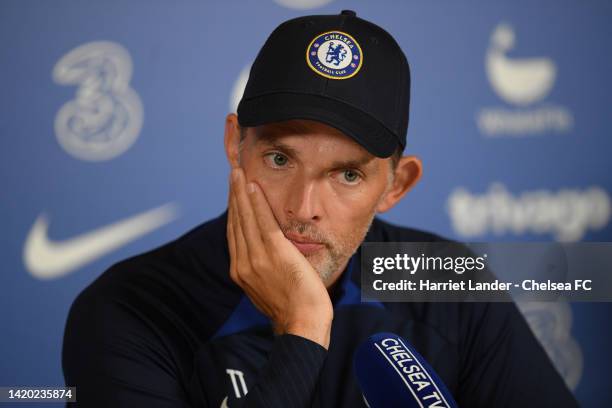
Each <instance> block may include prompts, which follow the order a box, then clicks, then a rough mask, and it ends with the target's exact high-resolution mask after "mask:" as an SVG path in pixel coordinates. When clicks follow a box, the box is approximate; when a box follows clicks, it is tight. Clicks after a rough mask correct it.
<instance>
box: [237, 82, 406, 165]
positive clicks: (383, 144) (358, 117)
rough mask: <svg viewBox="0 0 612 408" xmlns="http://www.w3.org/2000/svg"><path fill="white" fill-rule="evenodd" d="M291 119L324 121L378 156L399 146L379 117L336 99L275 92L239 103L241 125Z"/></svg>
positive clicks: (387, 153) (389, 152)
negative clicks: (378, 119) (375, 117)
mask: <svg viewBox="0 0 612 408" xmlns="http://www.w3.org/2000/svg"><path fill="white" fill-rule="evenodd" d="M290 119H309V120H316V121H319V122H323V123H325V124H327V125H329V126H332V127H334V128H336V129H338V130H339V131H341V132H342V133H344V134H346V135H347V136H349V137H351V138H352V139H354V140H355V141H356V142H357V143H359V144H360V145H361V146H363V147H364V148H365V149H366V150H367V151H368V152H370V153H372V154H373V155H375V156H377V157H381V158H387V157H390V156H391V155H392V154H393V152H394V151H395V149H396V148H397V146H398V139H397V137H396V136H395V135H394V134H393V133H391V132H390V131H389V130H388V129H387V128H386V127H384V126H383V125H382V124H381V123H380V122H379V121H377V120H376V119H374V118H373V117H371V116H370V115H368V114H367V113H365V112H363V111H361V110H359V109H357V108H354V107H352V106H350V105H348V104H346V103H345V102H342V101H340V100H337V99H332V98H329V97H325V96H320V95H309V94H300V93H288V92H278V93H272V94H266V95H262V96H257V97H254V98H250V99H248V100H244V99H243V100H241V101H240V104H239V105H238V123H239V124H240V126H259V125H264V124H266V123H272V122H281V121H284V120H290Z"/></svg>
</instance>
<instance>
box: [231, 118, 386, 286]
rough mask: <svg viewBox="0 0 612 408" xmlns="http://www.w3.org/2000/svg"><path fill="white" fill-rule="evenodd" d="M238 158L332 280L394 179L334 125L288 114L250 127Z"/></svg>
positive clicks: (382, 162)
mask: <svg viewBox="0 0 612 408" xmlns="http://www.w3.org/2000/svg"><path fill="white" fill-rule="evenodd" d="M244 136H245V137H244V140H243V141H242V143H241V150H240V152H241V153H240V165H241V167H242V168H243V169H244V171H245V174H246V177H247V179H248V180H249V181H256V182H257V183H258V184H259V185H260V186H261V188H262V190H263V192H264V194H265V196H266V198H267V200H268V202H269V204H270V207H271V208H272V211H273V213H274V216H275V217H276V220H277V221H278V223H279V225H280V227H281V229H282V231H283V232H284V234H285V236H286V237H287V239H289V240H291V241H292V242H293V243H294V245H295V246H296V247H297V248H298V249H299V250H300V252H302V254H303V255H304V256H305V257H306V259H308V260H309V261H310V263H311V264H312V266H313V267H314V268H315V269H316V270H317V271H318V272H319V274H320V275H321V278H322V279H323V282H324V283H325V284H326V285H328V286H329V285H330V284H331V283H332V282H333V281H334V280H335V278H336V277H337V276H338V274H339V273H340V272H341V271H342V270H343V268H344V267H345V265H346V263H347V261H348V259H349V258H350V257H351V255H352V254H353V253H354V252H355V251H356V250H357V248H358V247H359V245H360V244H361V242H362V241H363V239H364V237H365V234H366V233H367V231H368V229H369V227H370V224H371V222H372V219H373V218H374V215H375V214H376V207H377V205H378V203H379V202H380V201H381V199H382V197H383V195H384V193H385V192H386V191H387V188H388V187H389V186H390V184H391V180H392V173H391V170H390V159H380V158H377V157H375V156H373V155H371V154H370V153H368V152H367V151H366V150H365V149H364V148H362V147H361V146H360V145H358V144H357V143H356V142H354V141H353V140H352V139H350V138H348V137H347V136H345V135H344V134H342V133H341V132H339V131H338V130H336V129H335V128H332V127H330V126H327V125H325V124H322V123H319V122H314V121H306V120H293V121H287V122H281V123H276V124H272V125H265V126H259V127H257V128H248V129H246V133H245V135H244Z"/></svg>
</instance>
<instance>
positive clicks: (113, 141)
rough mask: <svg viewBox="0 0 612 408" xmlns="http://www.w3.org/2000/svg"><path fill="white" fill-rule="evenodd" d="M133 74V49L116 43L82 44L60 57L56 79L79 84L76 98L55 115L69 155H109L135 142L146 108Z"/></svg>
mask: <svg viewBox="0 0 612 408" xmlns="http://www.w3.org/2000/svg"><path fill="white" fill-rule="evenodd" d="M131 77H132V59H131V58H130V54H129V53H128V52H127V50H126V49H125V48H123V47H122V46H121V45H119V44H117V43H113V42H108V41H96V42H91V43H87V44H83V45H81V46H79V47H77V48H75V49H73V50H72V51H70V52H69V53H68V54H66V55H64V56H63V57H62V58H61V59H60V60H59V61H58V63H57V64H56V65H55V68H54V69H53V79H54V81H55V82H56V83H58V84H60V85H76V86H78V88H77V91H76V95H75V98H74V99H72V100H70V101H68V102H66V103H65V104H64V106H62V107H61V108H60V110H59V111H58V113H57V116H56V117H55V134H56V136H57V140H58V142H59V144H60V145H61V146H62V148H63V149H64V150H65V151H66V152H67V153H68V154H70V155H72V156H74V157H76V158H78V159H81V160H88V161H103V160H110V159H113V158H115V157H117V156H119V155H121V154H123V153H124V152H125V151H127V150H128V149H129V148H130V146H132V144H134V142H135V141H136V139H137V138H138V135H139V133H140V129H141V128H142V121H143V108H142V102H141V101H140V98H139V97H138V94H137V93H136V92H135V91H134V90H133V89H132V88H130V86H129V85H130V79H131Z"/></svg>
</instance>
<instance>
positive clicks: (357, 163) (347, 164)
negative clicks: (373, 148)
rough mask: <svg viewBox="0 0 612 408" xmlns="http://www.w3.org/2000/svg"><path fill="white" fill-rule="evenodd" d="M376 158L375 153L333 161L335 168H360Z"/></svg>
mask: <svg viewBox="0 0 612 408" xmlns="http://www.w3.org/2000/svg"><path fill="white" fill-rule="evenodd" d="M372 160H374V156H373V155H367V156H362V157H361V158H359V159H349V160H336V161H334V162H333V163H332V168H334V169H358V168H361V167H363V166H365V165H367V164H368V163H370V162H371V161H372Z"/></svg>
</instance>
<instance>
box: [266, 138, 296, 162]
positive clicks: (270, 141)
mask: <svg viewBox="0 0 612 408" xmlns="http://www.w3.org/2000/svg"><path fill="white" fill-rule="evenodd" d="M255 144H262V145H266V146H268V147H270V148H272V149H275V150H278V151H280V152H282V153H285V154H286V155H287V156H291V157H292V158H297V157H298V155H299V153H298V151H297V150H296V149H294V148H293V147H291V146H289V145H287V144H285V143H283V142H279V141H278V140H275V139H274V138H266V137H262V138H257V140H256V141H255Z"/></svg>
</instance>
